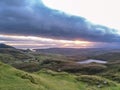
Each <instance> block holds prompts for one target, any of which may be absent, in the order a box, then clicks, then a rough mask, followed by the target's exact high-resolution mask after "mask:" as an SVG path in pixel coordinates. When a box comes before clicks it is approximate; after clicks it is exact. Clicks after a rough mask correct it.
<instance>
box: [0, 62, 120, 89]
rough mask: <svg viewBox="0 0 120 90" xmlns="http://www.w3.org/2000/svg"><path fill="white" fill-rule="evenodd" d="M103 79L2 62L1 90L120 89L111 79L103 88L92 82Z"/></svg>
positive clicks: (0, 64) (0, 74) (0, 65)
mask: <svg viewBox="0 0 120 90" xmlns="http://www.w3.org/2000/svg"><path fill="white" fill-rule="evenodd" d="M77 78H80V79H79V80H78V79H77ZM84 79H86V80H84ZM101 80H104V78H102V77H97V76H75V75H72V74H68V73H65V72H54V71H51V70H41V71H39V72H35V73H27V72H24V71H20V70H17V69H15V68H13V67H11V66H8V65H5V64H3V63H0V90H120V85H118V84H117V83H115V82H113V81H110V80H108V81H109V83H110V84H108V85H106V86H104V87H102V88H97V86H96V85H94V83H92V85H91V84H90V83H91V81H93V82H96V81H101ZM105 80H107V79H105Z"/></svg>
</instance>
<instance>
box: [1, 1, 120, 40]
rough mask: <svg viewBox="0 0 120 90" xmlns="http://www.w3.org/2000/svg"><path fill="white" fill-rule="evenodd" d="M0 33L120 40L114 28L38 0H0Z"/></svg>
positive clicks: (71, 38) (58, 37)
mask: <svg viewBox="0 0 120 90" xmlns="http://www.w3.org/2000/svg"><path fill="white" fill-rule="evenodd" d="M0 33H1V34H18V35H31V36H40V37H48V38H57V39H69V40H74V39H82V40H88V41H93V42H94V41H95V42H120V36H119V35H117V31H116V30H114V29H110V28H107V27H104V26H101V25H93V24H91V23H90V22H88V21H87V20H86V19H85V18H83V17H77V16H70V15H67V14H65V13H62V12H59V11H56V10H52V9H49V8H47V7H45V6H44V5H43V4H42V2H41V1H40V0H0Z"/></svg>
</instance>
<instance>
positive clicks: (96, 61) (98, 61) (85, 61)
mask: <svg viewBox="0 0 120 90" xmlns="http://www.w3.org/2000/svg"><path fill="white" fill-rule="evenodd" d="M77 63H79V64H89V63H100V64H106V63H107V61H103V60H95V59H88V60H84V61H79V62H77Z"/></svg>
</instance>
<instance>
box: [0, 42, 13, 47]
mask: <svg viewBox="0 0 120 90" xmlns="http://www.w3.org/2000/svg"><path fill="white" fill-rule="evenodd" d="M0 48H14V47H12V46H9V45H6V44H3V43H0Z"/></svg>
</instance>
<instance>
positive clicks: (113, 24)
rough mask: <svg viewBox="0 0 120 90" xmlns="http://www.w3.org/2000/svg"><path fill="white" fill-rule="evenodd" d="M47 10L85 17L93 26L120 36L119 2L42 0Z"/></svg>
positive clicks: (106, 0)
mask: <svg viewBox="0 0 120 90" xmlns="http://www.w3.org/2000/svg"><path fill="white" fill-rule="evenodd" d="M42 1H43V3H44V4H45V5H46V6H48V7H49V8H52V9H56V10H60V11H63V12H66V13H69V14H72V15H77V16H82V17H85V18H86V19H87V20H89V21H90V22H92V23H94V24H101V25H105V26H108V27H110V28H114V29H117V30H118V33H119V34H120V10H119V9H120V0H42Z"/></svg>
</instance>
